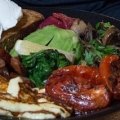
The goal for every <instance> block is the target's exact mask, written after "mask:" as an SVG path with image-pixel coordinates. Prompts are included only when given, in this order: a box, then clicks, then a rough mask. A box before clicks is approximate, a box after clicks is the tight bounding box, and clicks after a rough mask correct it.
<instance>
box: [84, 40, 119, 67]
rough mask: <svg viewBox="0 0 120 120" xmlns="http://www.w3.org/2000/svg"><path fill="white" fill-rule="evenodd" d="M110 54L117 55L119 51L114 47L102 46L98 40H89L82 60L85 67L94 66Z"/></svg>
mask: <svg viewBox="0 0 120 120" xmlns="http://www.w3.org/2000/svg"><path fill="white" fill-rule="evenodd" d="M110 54H117V55H119V50H118V49H117V48H116V47H115V46H114V45H103V44H102V43H100V42H99V41H98V40H91V41H90V42H89V43H88V45H87V47H86V48H85V52H84V55H83V59H84V61H85V62H86V64H87V65H95V64H96V63H99V62H100V60H101V59H102V58H103V57H104V56H106V55H110Z"/></svg>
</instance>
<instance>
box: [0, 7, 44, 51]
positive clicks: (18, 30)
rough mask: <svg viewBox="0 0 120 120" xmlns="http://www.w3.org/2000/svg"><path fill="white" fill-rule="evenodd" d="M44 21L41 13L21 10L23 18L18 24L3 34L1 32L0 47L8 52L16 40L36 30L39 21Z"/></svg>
mask: <svg viewBox="0 0 120 120" xmlns="http://www.w3.org/2000/svg"><path fill="white" fill-rule="evenodd" d="M43 19H44V17H43V15H42V14H41V13H38V12H36V11H33V10H28V9H23V17H22V18H21V19H20V21H19V22H18V24H17V25H16V26H15V27H14V28H11V29H9V30H7V31H5V32H3V34H2V37H1V40H0V47H2V48H5V49H6V50H7V51H9V50H10V49H11V48H12V47H13V46H14V44H15V42H16V40H17V39H23V38H24V37H25V36H26V35H28V34H30V33H31V32H33V31H34V30H36V29H37V27H38V24H39V22H40V21H42V20H43Z"/></svg>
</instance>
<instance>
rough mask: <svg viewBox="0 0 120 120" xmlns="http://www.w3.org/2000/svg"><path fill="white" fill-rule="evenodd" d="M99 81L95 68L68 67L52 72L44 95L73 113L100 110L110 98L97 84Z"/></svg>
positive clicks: (103, 88)
mask: <svg viewBox="0 0 120 120" xmlns="http://www.w3.org/2000/svg"><path fill="white" fill-rule="evenodd" d="M100 79H101V77H100V76H99V72H98V70H97V69H96V68H92V67H87V66H68V67H65V68H61V69H59V70H57V71H55V72H53V74H52V75H51V76H50V77H49V79H48V81H47V84H46V87H45V88H46V93H47V95H48V96H49V97H50V98H51V99H52V100H54V101H55V102H58V103H59V102H60V103H62V104H66V105H68V106H70V107H72V108H73V109H74V110H75V111H79V112H82V111H91V110H96V109H101V108H104V107H106V106H107V105H108V104H109V102H110V96H109V92H108V91H107V89H106V87H105V86H104V85H101V84H100V83H99V82H100ZM99 84H100V85H99Z"/></svg>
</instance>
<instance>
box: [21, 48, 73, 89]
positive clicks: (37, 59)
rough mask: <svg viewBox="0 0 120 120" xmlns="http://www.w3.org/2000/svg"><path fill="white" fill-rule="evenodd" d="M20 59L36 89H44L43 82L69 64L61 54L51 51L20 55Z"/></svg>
mask: <svg viewBox="0 0 120 120" xmlns="http://www.w3.org/2000/svg"><path fill="white" fill-rule="evenodd" d="M20 58H21V62H22V64H23V66H24V67H25V68H26V70H27V72H28V77H29V79H30V80H31V81H32V82H33V83H34V84H35V86H36V87H44V85H45V80H46V79H47V78H48V77H49V75H50V74H51V73H52V72H53V70H56V69H57V68H61V67H64V66H68V65H70V64H71V63H70V62H69V61H68V60H67V59H66V57H65V56H64V55H63V54H61V53H59V52H58V51H57V50H51V49H49V50H44V51H39V52H37V53H31V54H30V55H21V56H20Z"/></svg>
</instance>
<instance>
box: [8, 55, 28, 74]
mask: <svg viewBox="0 0 120 120" xmlns="http://www.w3.org/2000/svg"><path fill="white" fill-rule="evenodd" d="M10 65H11V67H12V68H13V69H14V71H15V72H17V73H18V74H19V75H22V76H25V75H26V71H25V68H24V67H23V65H22V63H21V62H20V60H19V57H12V58H11V61H10Z"/></svg>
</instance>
